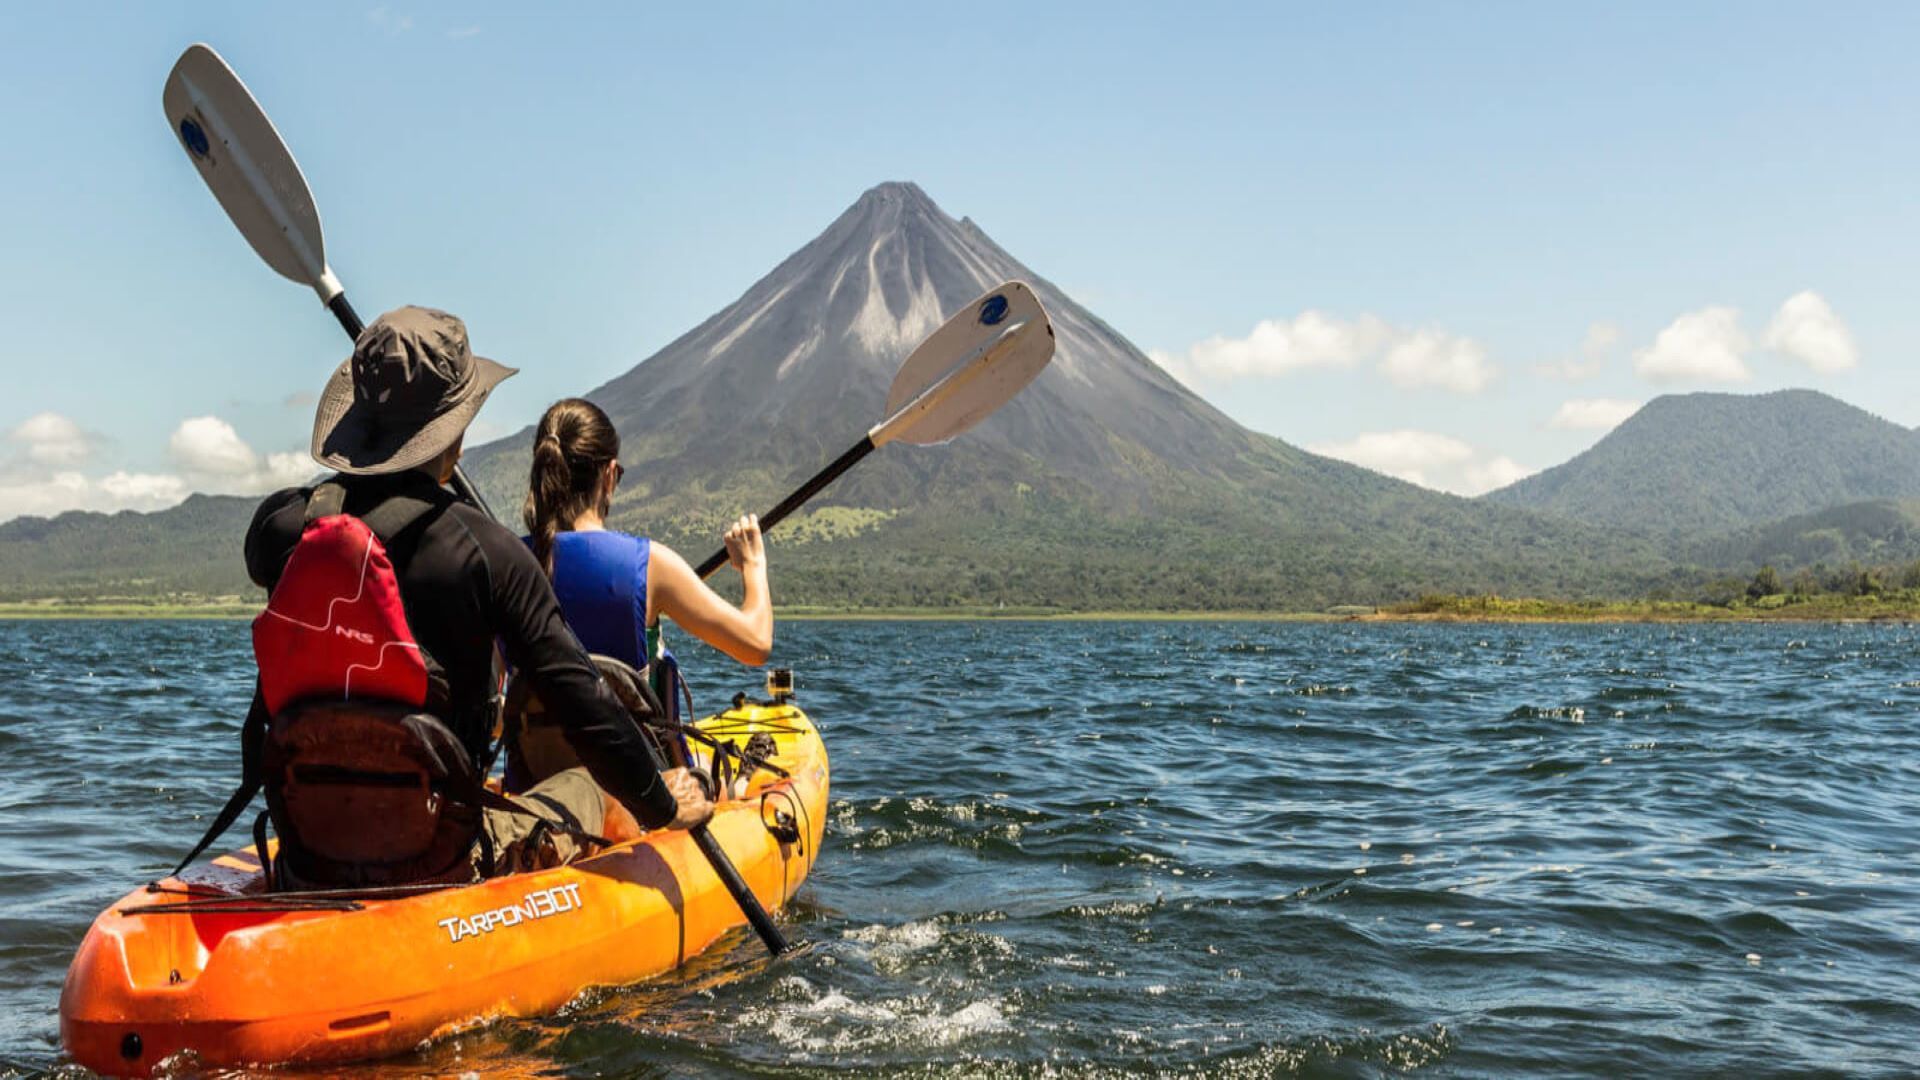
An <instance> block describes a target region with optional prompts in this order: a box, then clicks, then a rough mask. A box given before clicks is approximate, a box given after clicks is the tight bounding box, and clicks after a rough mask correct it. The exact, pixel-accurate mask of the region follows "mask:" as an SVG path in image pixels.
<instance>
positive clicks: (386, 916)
mask: <svg viewBox="0 0 1920 1080" xmlns="http://www.w3.org/2000/svg"><path fill="white" fill-rule="evenodd" d="M698 726H699V727H701V728H703V729H705V730H707V731H708V732H710V733H712V734H715V735H721V736H724V737H726V738H729V739H732V740H734V741H735V743H736V744H744V743H745V740H746V739H747V738H748V737H750V736H751V735H753V734H754V733H756V732H761V731H764V732H767V733H768V734H770V735H772V736H773V738H774V740H775V743H776V746H777V747H778V751H777V753H776V755H775V756H774V758H773V759H772V761H773V764H775V765H777V766H779V767H780V768H782V769H784V770H786V771H787V773H788V774H789V776H788V777H787V778H780V777H778V776H775V775H773V774H771V773H769V772H764V771H763V772H760V773H758V774H756V776H755V777H754V779H753V781H752V782H751V785H750V786H749V787H748V789H747V791H746V794H745V797H743V798H732V799H728V800H726V801H723V802H722V803H721V804H720V808H719V811H718V813H716V814H715V816H714V818H713V822H712V824H711V831H712V834H713V836H714V837H715V838H716V839H717V840H718V841H719V842H720V845H721V847H723V848H724V849H725V850H726V852H727V854H728V855H729V856H731V858H732V860H733V863H734V865H735V867H737V868H738V869H739V871H740V875H741V877H743V878H744V879H746V882H747V884H748V885H749V886H750V887H751V888H752V889H753V891H754V893H755V895H757V896H758V897H759V898H760V901H761V903H763V904H765V905H766V906H767V907H768V908H769V909H770V910H771V909H776V908H779V907H780V906H782V905H784V904H785V903H786V901H787V900H788V899H790V898H791V897H792V896H793V894H794V892H795V891H796V890H798V889H799V887H800V883H801V882H802V881H804V880H806V876H807V872H808V870H810V869H811V868H812V866H813V862H814V859H815V858H816V857H817V856H818V854H819V849H820V843H821V840H822V837H823V833H824V831H825V826H826V808H827V805H826V804H827V753H826V746H825V744H824V743H822V742H821V739H820V734H819V732H818V730H817V729H815V728H814V726H813V724H812V722H811V721H809V720H808V719H807V717H806V715H805V714H804V713H802V712H801V711H800V710H799V709H797V708H795V707H793V706H792V705H790V704H781V705H744V706H741V707H737V708H735V709H731V710H729V711H727V712H724V713H721V714H719V715H717V716H713V717H709V718H707V719H706V720H703V721H700V722H699V725H698ZM697 748H698V744H696V749H697ZM781 817H784V819H785V820H786V821H789V822H792V823H793V825H795V826H797V830H796V828H789V827H784V826H783V825H782V822H781V821H780V820H779V819H780V818H781ZM796 831H797V836H796V835H795V833H796ZM782 835H784V836H785V837H786V839H783V838H782ZM302 895H306V896H311V895H313V894H302ZM302 903H308V904H312V905H314V906H309V907H301V906H299V905H300V904H302ZM169 909H175V910H169ZM745 923H746V918H745V916H743V915H742V914H741V913H740V909H739V907H738V906H737V905H736V904H735V903H734V900H733V897H731V896H730V895H728V893H727V891H726V889H725V888H724V887H723V886H722V885H721V883H720V881H719V879H718V878H716V877H715V876H714V873H713V871H712V869H711V868H709V867H708V865H707V862H706V860H705V859H704V858H703V857H702V856H701V854H700V852H699V849H698V848H696V847H695V846H694V844H693V841H692V838H691V837H689V836H688V835H687V834H686V833H684V832H664V833H654V834H649V835H647V836H645V837H642V838H641V839H639V840H636V841H632V842H629V843H626V844H621V845H619V846H617V847H615V848H612V849H611V850H608V851H606V852H603V853H601V854H598V855H595V856H593V857H591V858H588V859H583V860H581V861H579V862H576V863H573V864H571V865H569V866H563V867H559V868H557V869H553V870H543V871H538V872H534V873H528V874H516V875H511V876H508V877H500V878H493V879H490V880H488V881H483V882H480V883H478V884H474V885H467V886H460V887H456V888H443V889H437V890H434V891H430V892H422V893H416V894H413V895H404V896H394V897H387V898H376V897H360V898H355V899H346V900H343V899H339V898H332V899H323V900H319V901H301V900H300V899H298V898H297V897H292V896H288V897H284V898H283V897H279V896H276V895H274V894H266V893H264V892H262V878H261V873H260V862H259V859H258V858H257V856H256V854H255V851H254V849H253V848H251V847H248V848H244V849H242V850H240V851H237V852H234V853H233V854H230V855H226V856H222V857H220V858H217V859H215V860H213V861H212V863H211V864H208V865H206V866H203V867H199V868H196V869H193V870H189V871H188V872H186V873H185V874H183V875H181V876H180V877H178V878H168V879H166V880H165V881H162V882H159V883H157V884H155V885H152V886H146V887H143V888H140V889H136V890H134V891H133V892H131V893H129V894H127V896H126V897H124V898H123V899H121V900H120V901H119V902H118V903H116V904H114V905H113V906H112V907H110V908H108V909H107V910H106V911H105V912H103V913H101V915H100V917H99V918H97V919H95V920H94V923H93V928H92V929H91V930H90V931H89V932H88V933H87V937H86V940H85V941H83V942H82V943H81V945H80V951H79V953H78V954H76V955H75V957H74V960H73V965H72V967H70V968H69V969H68V970H67V983H66V988H65V989H64V990H63V991H62V992H61V995H60V1036H61V1040H62V1041H63V1042H64V1043H65V1044H66V1047H67V1051H68V1053H70V1054H72V1055H73V1058H74V1060H76V1061H78V1062H79V1063H80V1064H81V1065H84V1066H86V1067H87V1068H89V1069H93V1070H94V1071H96V1072H101V1073H107V1074H111V1075H135V1076H144V1075H147V1074H148V1073H151V1072H152V1071H153V1070H154V1069H155V1068H156V1066H158V1065H159V1064H160V1063H161V1062H162V1061H164V1060H166V1059H168V1058H170V1057H172V1056H174V1055H176V1054H180V1053H182V1052H183V1051H190V1052H191V1053H192V1054H193V1055H194V1056H195V1058H196V1059H197V1061H198V1062H199V1064H201V1065H203V1066H208V1067H221V1066H232V1065H264V1064H278V1063H302V1064H312V1063H320V1062H337V1061H348V1060H356V1059H364V1058H374V1057H382V1056H386V1055H390V1054H396V1053H401V1052H404V1051H407V1050H409V1049H412V1048H413V1047H415V1046H418V1045H419V1044H420V1043H422V1042H424V1041H427V1040H430V1039H433V1038H435V1037H437V1036H440V1035H444V1034H447V1033H449V1032H453V1031H457V1030H461V1029H463V1028H468V1027H472V1026H474V1025H477V1024H482V1023H485V1022H487V1021H490V1020H495V1019H499V1018H503V1017H514V1016H531V1015H537V1014H541V1013H546V1012H551V1011H553V1010H555V1009H558V1008H559V1007H560V1006H562V1005H564V1004H566V1003H567V1002H568V1001H570V1000H572V999H573V998H574V997H576V996H577V995H578V994H579V993H580V992H581V991H583V990H585V989H587V988H589V987H595V986H619V985H624V984H628V983H633V982H637V981H640V980H642V979H647V978H650V977H652V976H655V975H659V974H661V973H662V972H666V971H671V970H672V969H674V968H676V967H678V966H679V965H681V964H682V963H685V962H686V961H687V960H688V959H689V958H690V957H693V956H695V955H697V954H699V953H700V952H701V951H703V950H704V949H706V948H707V947H708V946H709V945H712V944H713V942H714V941H715V940H716V939H718V938H719V937H720V936H721V935H722V934H725V933H726V932H727V931H728V930H731V929H733V928H734V927H738V926H743V925H745Z"/></svg>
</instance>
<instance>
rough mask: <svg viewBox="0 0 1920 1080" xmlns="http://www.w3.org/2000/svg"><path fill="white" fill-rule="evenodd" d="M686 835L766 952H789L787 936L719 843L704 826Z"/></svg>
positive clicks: (692, 829)
mask: <svg viewBox="0 0 1920 1080" xmlns="http://www.w3.org/2000/svg"><path fill="white" fill-rule="evenodd" d="M687 831H688V832H690V833H692V834H693V842H694V844H696V845H697V846H698V847H699V848H700V854H702V855H705V856H706V857H707V864H708V865H709V866H712V867H713V872H714V874H715V875H716V876H717V877H719V879H720V884H722V885H725V886H726V887H727V891H728V892H729V893H732V894H733V898H734V899H735V900H736V901H738V902H739V904H740V910H741V911H742V912H744V913H745V914H746V916H747V921H748V922H750V923H752V924H753V932H754V933H756V934H759V935H760V940H761V941H763V942H765V943H766V946H767V951H768V952H770V953H772V954H773V955H775V956H779V955H780V954H781V953H783V952H786V951H787V938H786V935H784V934H782V933H781V932H780V927H779V926H778V925H777V924H775V923H774V921H773V916H771V915H769V914H767V909H766V908H764V907H761V906H760V898H759V897H757V896H755V895H753V890H752V889H749V888H747V883H746V882H745V881H744V880H742V879H741V877H740V871H738V870H736V869H734V866H733V860H732V859H729V858H727V853H726V852H725V851H724V850H722V849H721V847H720V841H718V840H715V839H714V838H713V834H712V833H711V832H708V831H707V827H706V825H704V824H701V825H695V826H694V827H693V828H691V829H688V830H687Z"/></svg>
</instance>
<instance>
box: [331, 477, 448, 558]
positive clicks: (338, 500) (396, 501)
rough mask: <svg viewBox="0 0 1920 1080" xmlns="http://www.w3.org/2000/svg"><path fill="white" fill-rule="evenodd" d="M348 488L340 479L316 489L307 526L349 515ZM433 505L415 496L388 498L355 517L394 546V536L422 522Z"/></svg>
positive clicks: (390, 496) (382, 541)
mask: <svg viewBox="0 0 1920 1080" xmlns="http://www.w3.org/2000/svg"><path fill="white" fill-rule="evenodd" d="M346 506H347V487H346V485H345V484H343V483H341V482H340V480H339V478H337V477H336V478H335V479H332V480H328V481H327V482H326V483H323V484H321V485H320V486H319V487H317V488H314V489H313V494H312V495H309V496H307V514H306V523H307V524H308V525H311V524H313V523H314V522H316V521H319V520H320V519H321V518H324V517H332V516H334V515H335V514H344V513H346V512H347V510H346ZM432 509H433V504H432V503H430V502H428V501H427V500H425V499H422V498H418V497H417V496H413V495H389V496H387V497H386V498H385V499H382V500H381V501H380V505H378V506H376V507H374V508H373V509H372V510H369V511H367V512H366V513H364V514H357V515H355V516H356V517H358V518H359V519H360V520H361V521H364V522H366V525H367V528H368V529H370V530H372V532H373V535H375V536H377V537H379V538H380V542H381V543H383V544H386V543H391V542H392V540H393V538H394V537H395V536H398V535H399V534H400V533H402V532H404V531H406V529H407V526H409V525H412V524H413V523H414V522H416V521H418V520H420V518H421V517H422V516H424V515H425V514H426V513H427V512H428V511H430V510H432Z"/></svg>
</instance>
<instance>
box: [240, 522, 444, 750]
mask: <svg viewBox="0 0 1920 1080" xmlns="http://www.w3.org/2000/svg"><path fill="white" fill-rule="evenodd" d="M337 490H338V489H337V488H336V491H337ZM323 493H326V494H333V493H327V492H326V486H323V487H322V488H321V489H320V490H318V491H315V492H314V498H313V500H312V502H310V503H309V509H308V513H307V525H306V529H305V531H304V532H302V533H301V534H300V541H299V543H297V544H296V545H294V549H293V554H292V555H290V556H289V557H288V559H287V566H286V569H285V570H283V571H281V574H280V582H279V584H278V585H276V586H275V587H274V590H273V595H272V596H271V597H270V598H269V599H268V601H267V609H266V610H265V611H263V612H261V613H260V615H259V617H258V618H256V619H254V620H253V655H254V659H255V660H256V661H257V662H258V663H259V665H260V693H261V696H262V697H263V698H264V699H265V700H266V705H267V710H268V712H270V713H274V714H278V713H279V712H280V711H281V710H282V709H284V708H285V707H286V706H287V705H289V704H291V703H293V702H296V701H300V700H302V699H323V700H325V699H330V700H336V701H337V700H344V699H347V698H359V699H371V700H376V701H391V702H395V703H397V704H401V705H413V706H419V705H422V704H424V703H425V702H426V700H427V663H426V658H425V656H423V655H422V654H421V652H420V646H419V644H418V643H417V642H415V641H414V639H413V632H412V631H411V630H410V629H408V627H407V617H406V611H405V609H404V608H403V607H402V606H401V603H400V583H399V582H398V581H397V580H396V579H395V578H394V575H393V563H392V562H390V561H389V560H388V559H387V549H386V546H385V545H384V544H382V543H381V542H380V538H379V537H378V536H376V535H374V532H373V530H372V529H371V528H369V527H368V526H367V523H366V522H364V521H361V520H360V519H359V518H357V517H353V516H352V515H349V514H343V513H339V512H337V511H338V509H339V504H340V498H339V496H338V495H334V497H333V498H331V499H326V498H323ZM316 510H317V511H319V513H318V514H317V515H316ZM328 510H332V511H335V512H332V513H328V512H326V511H328Z"/></svg>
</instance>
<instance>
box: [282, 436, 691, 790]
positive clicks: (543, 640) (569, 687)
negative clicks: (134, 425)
mask: <svg viewBox="0 0 1920 1080" xmlns="http://www.w3.org/2000/svg"><path fill="white" fill-rule="evenodd" d="M341 479H342V480H343V482H344V486H345V487H346V490H347V498H346V506H345V510H346V512H347V513H350V514H356V515H360V514H365V513H367V512H368V511H370V510H372V509H373V508H374V507H375V506H378V505H379V504H380V503H381V502H382V501H383V500H385V499H386V498H387V497H388V496H389V495H392V494H399V493H404V494H406V495H409V496H412V497H414V498H418V499H422V500H424V501H426V502H428V503H430V504H431V505H432V507H433V508H432V509H431V510H429V511H428V512H427V513H426V514H425V515H423V516H422V517H421V518H419V519H418V520H416V521H415V522H413V523H412V524H411V525H409V526H407V527H406V528H405V529H402V530H401V531H400V532H399V534H398V535H396V536H394V537H391V538H389V539H388V540H387V541H386V546H387V555H388V558H389V559H390V560H391V561H392V563H393V568H394V576H395V577H396V578H397V579H398V581H399V583H400V601H401V605H402V606H403V607H404V608H405V609H406V615H407V625H408V626H409V627H410V628H411V629H412V630H413V636H414V638H415V640H417V641H418V642H419V643H420V647H421V648H422V649H424V650H425V651H426V653H427V655H428V656H430V657H432V658H433V660H434V661H435V662H436V663H437V664H438V665H439V666H440V667H441V668H442V669H443V670H444V671H445V673H446V679H447V693H448V697H449V698H450V700H449V702H448V704H447V708H446V710H445V715H443V716H442V717H441V719H442V720H444V721H445V722H446V723H447V725H448V726H449V727H450V728H452V729H453V732H454V734H455V735H456V736H458V737H459V738H460V741H461V742H462V743H463V744H465V745H466V746H467V748H468V750H469V751H470V752H477V751H478V750H479V749H480V748H483V747H485V746H486V745H487V742H488V740H489V739H490V738H491V736H492V732H491V731H490V730H488V729H489V727H490V726H491V724H492V719H493V715H494V714H493V709H492V707H491V700H492V697H493V692H494V687H493V685H492V682H493V643H494V640H495V639H496V638H498V639H499V641H500V642H501V644H502V646H503V647H504V649H505V651H506V655H507V661H508V663H510V664H512V665H513V668H514V671H515V672H516V673H518V674H517V677H520V678H527V679H531V680H533V689H534V692H535V693H536V694H538V696H539V698H540V700H541V701H542V702H543V703H544V704H545V706H546V709H547V712H548V714H549V715H551V716H553V717H555V718H556V719H557V720H558V721H559V722H560V724H561V728H562V730H563V731H564V732H565V733H566V737H567V741H568V743H569V744H571V745H572V747H573V749H574V752H575V753H577V754H579V755H580V760H581V762H582V763H583V764H585V765H586V767H587V771H588V772H590V773H591V774H592V775H593V779H594V781H595V782H596V783H598V784H599V785H600V786H601V787H602V788H604V789H606V790H607V792H609V793H610V794H612V795H613V796H614V798H616V799H619V800H620V802H621V803H622V804H623V805H624V806H626V808H627V809H628V810H630V811H631V812H632V813H633V816H634V817H635V818H637V819H639V821H640V823H641V824H643V825H645V826H647V827H649V828H658V827H660V826H662V825H665V824H666V823H667V822H669V821H671V820H672V819H673V815H674V813H675V809H676V805H675V802H674V798H673V795H672V793H671V792H669V791H668V790H667V786H666V784H665V783H664V782H663V781H662V780H661V779H660V770H659V768H658V766H656V765H655V764H654V762H653V758H652V757H651V756H650V755H649V753H648V749H647V746H646V744H645V743H644V742H643V741H642V740H643V739H644V736H643V735H642V734H641V733H640V728H639V726H638V725H637V724H635V723H634V721H633V718H632V717H631V716H629V715H628V714H627V711H626V709H625V708H624V707H623V706H622V705H621V704H620V703H619V701H618V700H617V699H616V698H615V697H614V696H613V692H612V690H610V689H609V688H608V687H607V685H606V683H605V682H604V681H603V680H602V679H601V678H600V673H599V672H598V671H597V670H596V669H595V668H594V666H593V662H592V661H591V660H590V659H588V657H587V653H586V650H585V649H583V648H582V647H581V645H580V642H579V640H578V639H577V638H575V637H574V635H573V631H572V630H570V629H568V627H567V624H566V621H565V620H564V619H563V618H562V617H561V615H560V605H559V603H558V602H557V601H556V600H555V599H554V597H553V586H552V584H551V583H550V582H549V581H548V580H547V576H546V574H545V573H543V572H542V571H541V569H540V564H539V562H537V561H536V560H535V559H534V557H533V553H532V552H530V551H528V550H527V547H526V545H525V544H523V543H521V541H520V538H519V537H517V536H515V535H514V534H513V533H511V532H509V531H507V530H506V529H505V528H504V527H502V526H501V525H500V523H499V522H496V521H494V520H493V519H492V518H490V517H488V516H487V515H486V514H484V513H482V512H481V511H480V510H478V509H476V508H474V507H472V506H469V505H467V504H465V503H463V502H460V501H459V500H457V499H455V498H454V497H453V495H452V494H451V493H450V492H448V491H447V490H446V489H444V488H442V487H440V485H438V484H436V483H434V482H433V480H432V478H431V477H429V476H427V475H426V474H425V473H422V472H417V471H416V472H408V473H401V474H397V475H392V476H377V477H344V478H341ZM311 494H312V489H310V488H289V489H287V490H285V491H280V492H276V493H274V494H272V495H269V496H267V498H266V499H265V500H264V501H262V502H261V504H260V508H259V510H257V511H255V512H254V516H253V525H252V526H251V527H250V528H249V529H248V530H247V544H246V553H247V574H248V575H249V576H250V577H252V578H253V581H254V584H256V585H259V586H260V587H262V588H264V589H266V590H268V591H269V592H271V591H272V590H273V587H274V586H275V585H276V584H277V583H278V582H279V580H280V572H281V571H282V570H283V569H285V568H286V565H287V558H288V557H289V556H290V555H292V554H293V548H294V545H295V544H296V543H297V542H298V541H299V539H300V534H301V532H302V530H303V529H304V528H305V525H306V509H307V499H308V498H309V496H310V495H311ZM254 708H255V709H256V710H258V709H264V706H263V705H262V704H261V702H260V699H259V696H258V695H257V694H256V695H255V698H254Z"/></svg>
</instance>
